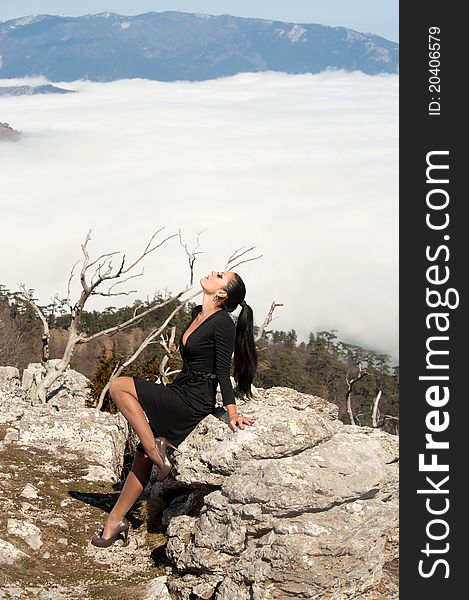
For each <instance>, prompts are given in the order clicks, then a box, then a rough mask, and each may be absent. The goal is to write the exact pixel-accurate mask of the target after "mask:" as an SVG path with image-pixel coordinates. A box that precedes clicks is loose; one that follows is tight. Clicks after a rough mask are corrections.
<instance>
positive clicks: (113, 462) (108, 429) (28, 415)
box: [18, 403, 128, 482]
mask: <svg viewBox="0 0 469 600" xmlns="http://www.w3.org/2000/svg"><path fill="white" fill-rule="evenodd" d="M18 428H19V438H18V444H20V445H26V446H35V447H38V448H43V449H46V450H50V451H52V452H59V453H61V454H64V451H74V452H78V453H80V454H81V455H82V456H84V457H85V459H86V460H88V461H89V462H90V463H91V464H90V466H89V473H88V475H87V476H86V477H87V478H88V479H91V480H106V479H107V480H108V481H113V482H115V481H118V480H119V477H120V473H121V472H122V467H123V457H124V447H125V440H126V437H127V432H128V425H127V421H126V419H125V418H124V417H123V415H122V414H121V413H117V414H115V415H111V414H110V413H105V412H100V411H96V410H95V409H94V408H75V409H63V410H59V409H58V408H57V407H56V406H53V405H52V404H50V403H47V404H40V405H36V406H31V407H30V408H29V410H27V411H26V412H25V413H24V415H23V417H22V418H21V419H20V421H19V422H18ZM97 467H99V468H97Z"/></svg>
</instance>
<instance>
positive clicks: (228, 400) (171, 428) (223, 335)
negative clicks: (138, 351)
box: [133, 304, 236, 452]
mask: <svg viewBox="0 0 469 600" xmlns="http://www.w3.org/2000/svg"><path fill="white" fill-rule="evenodd" d="M201 310H202V305H201V304H199V305H197V306H195V307H194V308H193V310H192V317H191V320H190V321H189V322H188V323H187V325H186V326H185V327H184V329H183V331H182V333H181V336H180V338H179V352H180V354H181V357H182V360H183V363H184V366H183V369H182V371H180V372H179V373H178V374H177V376H176V378H175V379H174V381H173V383H170V384H168V385H164V384H161V383H155V382H153V381H148V380H147V379H143V378H141V377H137V376H134V377H133V380H134V383H135V389H136V391H137V395H138V399H139V401H140V404H141V405H142V408H143V410H144V411H145V414H146V416H147V418H148V422H149V425H150V428H151V430H152V431H153V434H154V436H155V437H157V436H164V437H166V438H168V440H169V441H170V442H171V443H173V444H174V445H175V446H178V445H179V444H180V443H181V442H182V441H183V440H184V439H185V438H186V437H187V436H188V435H189V434H190V433H191V431H192V430H193V429H195V427H196V426H197V425H198V423H200V421H201V420H202V419H203V418H204V417H206V416H207V415H209V414H210V413H212V412H213V410H214V408H215V399H216V392H217V386H218V383H220V389H221V394H222V401H223V404H224V405H225V406H226V405H227V404H236V400H235V396H234V391H233V387H232V385H231V380H230V365H231V356H232V354H233V351H234V345H235V338H236V325H235V324H234V321H233V319H232V318H231V317H230V314H229V313H228V312H227V311H226V310H223V309H222V310H218V311H216V312H214V313H213V314H211V315H210V316H209V317H207V319H205V321H202V323H201V324H200V325H198V326H197V327H196V328H195V329H194V330H193V331H192V333H190V334H189V337H188V338H187V340H186V345H185V346H184V345H183V343H182V336H183V334H184V332H185V331H186V329H187V328H188V327H189V325H190V324H191V323H192V321H193V320H194V319H195V317H196V315H197V314H199V312H200V311H201ZM192 371H196V372H204V373H208V374H210V373H213V374H214V375H215V376H214V378H208V379H207V378H206V377H205V376H204V375H203V374H200V373H197V374H193V373H192ZM137 448H138V449H139V450H140V451H141V452H143V446H142V443H141V442H140V443H139V444H138V446H137Z"/></svg>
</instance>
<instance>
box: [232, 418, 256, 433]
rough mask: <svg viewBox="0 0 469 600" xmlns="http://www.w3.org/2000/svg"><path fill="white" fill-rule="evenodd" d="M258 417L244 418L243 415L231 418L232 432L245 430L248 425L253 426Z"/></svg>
mask: <svg viewBox="0 0 469 600" xmlns="http://www.w3.org/2000/svg"><path fill="white" fill-rule="evenodd" d="M256 419H257V417H243V416H242V415H234V416H233V417H230V429H231V430H232V431H237V430H238V427H239V429H244V427H245V426H246V425H252V424H253V423H254V421H255V420H256Z"/></svg>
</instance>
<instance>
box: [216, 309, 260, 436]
mask: <svg viewBox="0 0 469 600" xmlns="http://www.w3.org/2000/svg"><path fill="white" fill-rule="evenodd" d="M235 340H236V325H235V324H234V322H233V321H232V320H231V317H230V320H229V321H228V319H223V321H220V322H219V323H217V325H216V327H215V373H216V375H217V378H218V381H219V382H220V388H221V394H222V399H223V405H224V407H225V408H226V410H227V412H228V419H229V425H230V429H231V430H232V431H237V429H238V427H239V428H240V429H244V426H245V425H252V424H253V423H254V421H255V420H256V418H257V417H243V416H242V415H239V414H238V411H237V409H236V400H235V396H234V391H233V387H232V385H231V379H230V366H231V356H232V354H233V351H234V346H235Z"/></svg>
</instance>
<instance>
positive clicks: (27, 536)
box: [7, 518, 42, 550]
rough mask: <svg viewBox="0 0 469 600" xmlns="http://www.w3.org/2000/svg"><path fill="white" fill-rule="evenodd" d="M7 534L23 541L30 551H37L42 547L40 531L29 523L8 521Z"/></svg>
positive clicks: (15, 520)
mask: <svg viewBox="0 0 469 600" xmlns="http://www.w3.org/2000/svg"><path fill="white" fill-rule="evenodd" d="M7 533H8V534H9V535H14V536H16V537H19V538H21V539H22V540H23V541H25V542H26V543H27V544H28V546H29V547H30V548H32V550H39V548H40V547H41V546H42V540H41V530H40V529H39V527H37V526H36V525H34V523H31V522H29V521H19V520H18V519H11V518H10V519H8V521H7Z"/></svg>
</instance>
